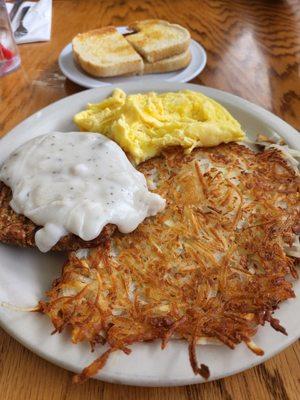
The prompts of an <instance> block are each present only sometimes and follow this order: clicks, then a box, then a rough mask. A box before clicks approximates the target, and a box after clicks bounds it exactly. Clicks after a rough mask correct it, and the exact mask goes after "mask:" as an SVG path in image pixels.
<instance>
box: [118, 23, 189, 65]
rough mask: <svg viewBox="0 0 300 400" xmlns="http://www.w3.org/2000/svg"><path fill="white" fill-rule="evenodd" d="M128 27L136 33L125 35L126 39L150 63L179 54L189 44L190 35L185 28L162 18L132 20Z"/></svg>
mask: <svg viewBox="0 0 300 400" xmlns="http://www.w3.org/2000/svg"><path fill="white" fill-rule="evenodd" d="M129 29H132V30H134V31H135V32H136V33H133V34H129V35H126V39H127V40H128V42H129V43H130V44H131V45H132V46H133V47H134V48H135V50H136V51H137V52H138V53H139V54H140V55H141V56H142V57H143V58H144V59H145V60H146V61H148V62H150V63H153V62H156V61H159V60H162V59H164V58H169V57H173V56H175V55H177V54H181V53H183V52H185V51H186V50H187V49H188V47H189V44H190V39H191V36H190V33H189V31H188V30H187V29H185V28H183V27H182V26H180V25H177V24H170V23H169V22H167V21H164V20H156V19H149V20H145V21H138V22H134V23H132V24H130V25H129Z"/></svg>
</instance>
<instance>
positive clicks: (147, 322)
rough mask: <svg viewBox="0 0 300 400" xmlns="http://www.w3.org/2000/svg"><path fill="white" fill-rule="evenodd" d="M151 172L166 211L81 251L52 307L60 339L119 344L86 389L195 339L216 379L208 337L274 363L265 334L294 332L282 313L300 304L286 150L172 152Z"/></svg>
mask: <svg viewBox="0 0 300 400" xmlns="http://www.w3.org/2000/svg"><path fill="white" fill-rule="evenodd" d="M139 170H140V171H141V172H143V173H144V174H145V175H146V176H147V177H148V178H149V180H151V181H153V180H155V182H153V183H155V187H156V189H155V191H156V192H157V193H159V194H160V195H161V196H163V197H164V198H166V199H167V207H166V209H165V211H164V212H162V213H160V214H158V215H157V216H155V217H152V218H148V219H146V220H145V221H144V222H143V223H142V224H141V225H140V226H139V227H138V228H137V229H136V230H135V231H134V232H132V233H130V234H127V235H124V234H121V233H116V234H115V235H114V236H113V237H112V238H110V239H107V241H106V244H105V246H102V247H98V248H96V249H92V250H89V251H88V252H87V253H86V254H85V253H81V254H79V253H78V254H76V253H71V254H70V255H69V260H68V262H67V263H66V264H65V266H64V269H63V273H62V276H61V277H60V278H59V279H58V280H56V281H55V282H54V284H53V287H52V289H51V290H50V291H49V292H48V300H47V301H46V302H40V308H41V310H42V311H43V312H44V313H46V314H47V315H48V316H49V317H50V318H51V319H52V322H53V324H54V326H55V331H57V332H61V331H62V330H63V329H64V328H65V327H66V326H69V327H71V332H72V341H73V342H74V343H78V342H81V341H88V342H90V344H91V346H92V348H94V347H95V345H97V344H99V343H101V344H103V343H107V344H108V346H109V349H108V350H107V351H106V352H105V353H104V354H103V355H101V356H100V357H99V358H98V359H97V360H95V361H94V362H93V363H92V364H91V365H90V366H88V367H87V368H85V369H84V371H83V372H82V373H81V374H80V375H77V376H76V377H75V381H76V382H83V381H84V380H86V379H87V378H89V377H91V376H93V375H94V374H96V373H97V372H98V371H99V370H100V369H101V368H102V367H103V365H104V364H105V362H106V360H107V359H108V357H109V355H110V353H111V352H112V351H116V350H122V351H124V352H126V353H129V352H130V349H129V348H128V346H130V345H131V344H132V343H134V342H141V341H149V340H155V339H161V340H162V348H164V347H166V345H167V343H168V341H169V340H170V339H171V338H172V337H177V338H182V339H184V340H186V341H187V342H188V345H189V357H190V362H191V366H192V369H193V371H194V373H195V374H200V375H202V376H203V377H204V378H208V377H209V369H208V367H207V366H206V365H203V364H200V365H199V364H198V361H197V358H196V350H195V348H196V345H197V342H198V343H201V341H202V338H205V339H206V340H208V341H209V340H211V341H212V342H221V343H224V344H225V345H227V346H228V347H230V348H232V349H233V348H234V347H235V346H236V345H237V344H238V343H241V342H244V343H245V344H246V345H247V346H248V348H249V349H250V350H251V351H253V352H254V353H256V354H257V355H262V354H263V350H262V349H260V348H259V347H258V346H257V345H256V344H255V343H254V342H253V341H252V337H253V335H255V333H256V331H257V328H258V326H259V325H263V324H265V322H269V323H270V325H271V326H272V327H273V328H274V329H276V330H278V331H280V332H282V333H283V334H286V332H285V329H284V328H283V327H282V326H281V325H280V323H279V321H278V320H277V319H275V318H274V317H273V312H274V310H275V309H276V308H277V307H278V304H279V303H280V302H281V301H284V300H286V299H289V298H292V297H294V292H293V289H292V283H290V282H289V281H288V280H287V279H286V276H287V275H288V274H291V275H292V277H294V278H297V272H296V269H295V265H296V258H294V257H291V256H288V255H287V254H286V249H287V248H289V247H291V246H292V245H293V243H294V239H295V228H296V227H297V226H299V205H300V203H299V177H298V176H297V174H296V173H295V171H294V170H293V168H291V167H290V166H289V165H288V164H287V162H286V161H285V160H284V158H283V156H282V153H281V152H280V151H279V150H278V149H276V148H270V149H268V150H265V151H263V152H261V153H257V154H255V153H254V152H253V151H252V150H250V149H248V148H246V147H244V146H240V145H238V144H227V145H221V146H218V147H216V148H213V149H197V150H194V151H193V152H192V153H191V154H189V155H183V153H182V151H181V150H180V149H171V150H169V151H167V152H165V153H164V154H163V156H162V157H160V158H155V159H152V160H149V161H148V162H146V163H144V164H142V165H141V166H140V167H139Z"/></svg>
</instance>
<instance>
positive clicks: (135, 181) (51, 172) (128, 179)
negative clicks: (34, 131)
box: [0, 132, 165, 252]
mask: <svg viewBox="0 0 300 400" xmlns="http://www.w3.org/2000/svg"><path fill="white" fill-rule="evenodd" d="M0 180H1V181H3V182H4V183H5V184H6V185H7V186H9V187H10V188H11V189H12V193H13V197H12V200H11V202H10V206H11V207H12V209H13V210H14V211H15V212H17V213H19V214H23V215H25V216H26V217H28V218H29V219H31V220H32V221H33V222H34V223H35V224H36V225H39V226H41V227H42V228H41V229H39V230H38V231H37V232H36V235H35V242H36V245H37V247H38V248H39V249H40V250H41V251H42V252H46V251H48V250H50V249H51V248H52V247H53V246H54V245H55V244H56V243H57V242H58V241H59V239H60V238H61V237H63V236H64V235H66V234H68V233H69V232H71V233H74V234H75V235H77V236H79V237H80V238H82V239H83V240H92V239H95V238H96V237H97V236H98V235H99V234H100V232H101V231H102V229H103V228H104V226H105V225H107V224H109V223H111V224H115V225H117V227H118V229H119V230H120V231H121V232H123V233H129V232H132V231H133V230H134V229H136V228H137V226H138V225H139V224H140V223H141V222H142V221H143V220H144V219H145V218H146V217H149V216H152V215H155V214H157V213H158V212H159V211H162V210H163V209H164V207H165V200H164V199H163V198H162V197H161V196H159V195H158V194H155V193H151V192H149V191H148V189H147V184H146V179H145V177H144V175H143V174H141V173H140V172H138V171H137V170H136V169H135V168H134V167H133V166H132V165H131V163H130V162H129V160H128V159H127V157H126V155H125V153H124V152H123V150H122V149H121V148H120V147H119V146H118V145H117V144H116V143H115V142H113V141H112V140H109V139H107V138H106V137H104V136H102V135H99V134H98V133H97V134H95V133H80V132H68V133H66V132H64V133H63V132H53V133H49V134H46V135H41V136H38V137H36V138H34V139H31V140H29V141H28V142H26V143H25V144H23V145H22V146H20V147H19V148H18V149H16V150H15V151H13V153H11V155H10V156H9V157H8V159H7V160H6V161H5V162H4V164H3V165H2V168H1V170H0Z"/></svg>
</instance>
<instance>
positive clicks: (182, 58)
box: [144, 49, 192, 74]
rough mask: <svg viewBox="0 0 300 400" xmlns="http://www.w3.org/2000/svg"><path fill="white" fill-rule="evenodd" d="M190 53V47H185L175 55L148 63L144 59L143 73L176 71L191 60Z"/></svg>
mask: <svg viewBox="0 0 300 400" xmlns="http://www.w3.org/2000/svg"><path fill="white" fill-rule="evenodd" d="M191 59H192V55H191V52H190V49H187V50H186V51H184V52H183V53H181V54H177V55H176V56H173V57H169V58H164V59H163V60H160V61H156V62H153V63H149V62H147V61H144V74H158V73H163V72H170V71H177V70H178V69H182V68H185V67H187V66H188V65H189V63H190V62H191Z"/></svg>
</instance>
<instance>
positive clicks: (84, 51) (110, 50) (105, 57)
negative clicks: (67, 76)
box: [72, 26, 143, 77]
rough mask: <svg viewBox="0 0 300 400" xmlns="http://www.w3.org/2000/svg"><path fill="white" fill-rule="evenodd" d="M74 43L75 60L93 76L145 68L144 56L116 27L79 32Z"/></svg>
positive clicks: (137, 72) (127, 72)
mask: <svg viewBox="0 0 300 400" xmlns="http://www.w3.org/2000/svg"><path fill="white" fill-rule="evenodd" d="M72 46H73V55H74V58H75V60H76V61H77V63H78V64H79V65H80V66H81V68H82V69H83V70H84V71H86V72H87V73H89V74H90V75H92V76H95V77H111V76H117V75H130V74H139V73H142V71H143V60H142V57H141V56H140V55H139V54H138V53H137V52H136V51H135V50H134V49H133V47H132V46H131V45H130V44H129V43H128V41H127V40H126V39H125V38H124V36H122V35H121V34H120V33H119V32H118V31H117V30H116V28H114V27H112V26H108V27H105V28H101V29H95V30H92V31H89V32H86V33H79V34H78V35H76V36H75V37H74V39H73V40H72Z"/></svg>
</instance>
